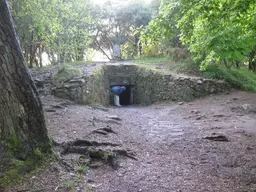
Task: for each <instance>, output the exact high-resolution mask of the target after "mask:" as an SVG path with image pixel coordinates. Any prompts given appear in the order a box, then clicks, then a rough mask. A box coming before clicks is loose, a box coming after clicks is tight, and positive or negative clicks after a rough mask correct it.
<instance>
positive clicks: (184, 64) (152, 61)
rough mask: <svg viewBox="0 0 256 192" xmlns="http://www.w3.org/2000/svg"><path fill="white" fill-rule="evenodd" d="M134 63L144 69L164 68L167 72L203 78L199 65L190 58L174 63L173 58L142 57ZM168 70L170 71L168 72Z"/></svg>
mask: <svg viewBox="0 0 256 192" xmlns="http://www.w3.org/2000/svg"><path fill="white" fill-rule="evenodd" d="M134 62H135V63H136V64H137V65H139V66H143V67H147V68H154V67H156V66H158V67H160V66H163V67H164V70H165V72H172V73H186V74H191V75H198V76H201V75H202V74H201V72H200V70H199V65H198V64H197V63H195V62H194V61H192V60H191V59H190V58H188V59H186V60H183V61H179V62H174V61H173V59H172V58H171V57H167V56H160V57H141V58H136V59H135V60H134ZM166 69H168V71H166Z"/></svg>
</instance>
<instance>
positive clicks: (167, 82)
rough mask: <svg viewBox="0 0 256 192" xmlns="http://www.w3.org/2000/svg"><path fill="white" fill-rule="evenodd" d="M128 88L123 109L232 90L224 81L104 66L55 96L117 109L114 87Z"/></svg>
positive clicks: (58, 90) (122, 100) (66, 84)
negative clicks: (114, 104)
mask: <svg viewBox="0 0 256 192" xmlns="http://www.w3.org/2000/svg"><path fill="white" fill-rule="evenodd" d="M115 85H121V86H126V88H127V89H126V91H125V92H124V93H123V94H122V95H121V96H120V104H121V105H132V104H141V105H151V104H153V103H156V102H163V101H174V102H177V101H190V100H193V99H196V98H199V97H202V96H206V95H210V94H216V93H221V92H224V91H226V90H228V89H229V85H228V84H227V83H225V82H223V81H217V80H212V79H203V78H200V77H183V76H177V75H176V76H173V75H172V74H168V73H166V74H165V73H162V72H159V71H156V70H150V69H147V68H142V67H138V66H136V65H104V66H101V67H99V68H97V69H96V70H95V72H94V73H93V74H91V75H90V76H84V77H82V78H79V79H75V80H74V79H73V80H70V81H68V82H64V83H63V84H61V85H58V86H56V87H54V88H53V89H52V93H53V94H54V95H56V96H59V97H62V98H68V99H70V100H74V101H75V102H77V103H80V104H90V105H94V104H100V105H104V106H108V105H113V103H114V102H113V101H114V99H113V94H112V93H111V91H110V89H111V87H113V86H115Z"/></svg>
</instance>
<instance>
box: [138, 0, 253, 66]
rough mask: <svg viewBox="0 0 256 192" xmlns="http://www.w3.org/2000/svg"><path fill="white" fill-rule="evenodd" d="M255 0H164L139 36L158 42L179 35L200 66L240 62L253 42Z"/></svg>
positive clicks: (227, 64) (250, 49)
mask: <svg viewBox="0 0 256 192" xmlns="http://www.w3.org/2000/svg"><path fill="white" fill-rule="evenodd" d="M255 5H256V4H255V0H245V1H240V0H234V1H231V0H211V1H201V0H192V1H187V0H165V1H163V2H162V4H161V8H160V13H159V15H158V16H156V17H155V18H154V19H153V20H152V21H151V22H150V24H149V26H148V27H147V28H144V29H142V39H143V41H145V42H147V43H152V44H159V43H160V42H161V41H162V40H169V39H171V38H172V37H174V36H177V35H179V36H180V39H181V41H182V42H183V44H186V45H188V46H189V50H190V52H191V54H192V57H193V59H194V60H195V61H197V62H200V64H201V65H202V68H207V66H208V65H210V64H212V63H224V64H225V65H226V66H231V65H233V64H234V63H235V62H236V61H240V62H242V61H244V60H245V59H246V58H247V57H248V56H249V54H250V52H252V50H253V49H254V46H255V45H256V38H255V37H256V36H255V34H256V33H255V32H256V31H255V30H256V22H255V21H256V17H255V16H254V15H255V14H254V13H255Z"/></svg>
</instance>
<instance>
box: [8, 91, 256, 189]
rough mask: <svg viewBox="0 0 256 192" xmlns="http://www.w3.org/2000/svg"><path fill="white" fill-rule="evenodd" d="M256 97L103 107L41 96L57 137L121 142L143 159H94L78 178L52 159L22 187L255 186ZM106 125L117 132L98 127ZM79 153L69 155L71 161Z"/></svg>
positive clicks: (238, 94) (241, 95)
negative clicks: (108, 161) (111, 162)
mask: <svg viewBox="0 0 256 192" xmlns="http://www.w3.org/2000/svg"><path fill="white" fill-rule="evenodd" d="M255 98H256V94H254V93H248V92H241V91H235V92H232V93H230V94H223V95H215V96H209V97H206V98H202V99H199V100H196V101H192V102H188V103H179V104H175V103H173V104H162V105H153V106H148V107H142V106H125V107H120V108H117V107H111V108H101V107H89V106H81V105H76V104H73V103H72V102H70V101H65V100H62V99H58V98H55V97H52V96H47V97H42V101H43V104H44V110H45V116H46V123H47V127H48V130H49V134H50V135H51V136H52V137H53V139H54V140H55V141H56V142H58V143H62V142H67V141H74V140H77V139H87V140H91V141H97V142H105V143H110V144H111V145H112V144H115V145H116V146H118V147H121V148H122V149H124V150H126V151H131V152H133V154H136V159H137V160H135V159H132V158H129V157H126V156H123V155H119V156H117V164H118V169H113V168H112V167H111V166H109V165H108V164H106V163H104V162H103V163H102V162H94V163H96V165H97V166H94V168H89V169H86V171H85V172H84V173H82V174H80V175H79V179H78V175H77V174H76V173H75V172H72V171H67V170H65V169H64V168H63V166H60V165H59V163H58V162H53V163H51V164H50V165H49V166H46V167H43V168H41V169H40V170H36V171H35V172H33V173H30V174H29V175H27V176H26V177H25V178H26V179H25V180H24V182H23V183H22V184H21V185H19V186H17V187H16V191H17V190H20V191H21V190H24V189H26V190H27V191H93V192H94V191H95V192H192V191H195V192H253V191H255V189H256V161H255V154H256V148H255V146H256V118H255V117H256V99H255ZM104 127H109V128H111V130H113V132H114V133H112V134H106V135H104V134H97V133H94V132H93V131H95V130H97V129H99V128H104ZM217 139H224V141H216V140H217ZM113 146H114V145H113ZM113 146H110V149H113ZM105 147H109V146H105ZM77 158H79V156H76V155H75V154H73V155H67V156H66V157H65V159H66V160H67V161H69V162H74V159H77ZM95 167H97V168H95ZM10 191H11V190H10ZM13 191H15V190H13Z"/></svg>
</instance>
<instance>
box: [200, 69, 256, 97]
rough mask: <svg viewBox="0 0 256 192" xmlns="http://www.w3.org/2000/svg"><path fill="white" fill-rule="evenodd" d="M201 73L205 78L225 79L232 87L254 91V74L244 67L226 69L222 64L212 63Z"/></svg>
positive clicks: (255, 81) (255, 79)
mask: <svg viewBox="0 0 256 192" xmlns="http://www.w3.org/2000/svg"><path fill="white" fill-rule="evenodd" d="M203 75H204V77H206V78H214V79H221V80H225V81H227V82H228V83H229V84H230V85H231V86H232V87H234V88H239V89H242V90H246V91H253V92H256V74H255V73H252V72H250V71H248V69H247V68H246V67H241V68H231V69H226V68H225V67H224V66H219V65H212V66H209V67H208V68H207V70H206V71H204V72H203Z"/></svg>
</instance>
